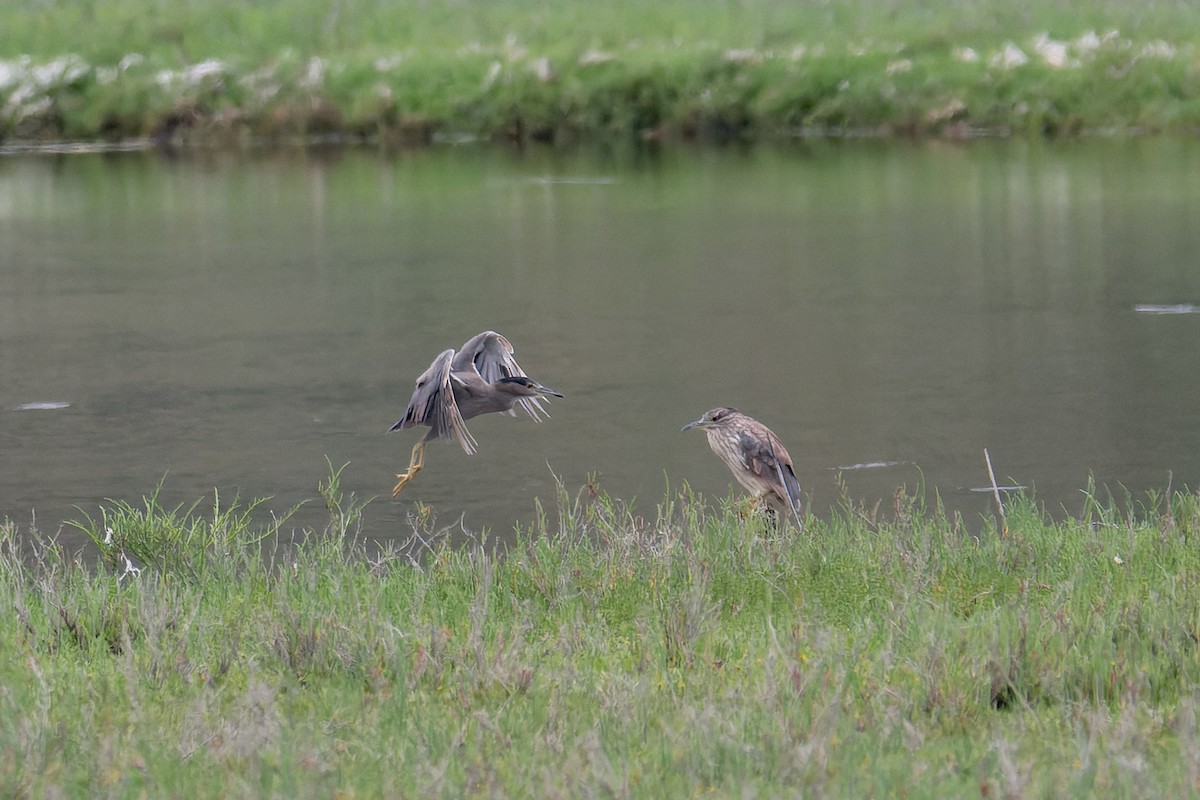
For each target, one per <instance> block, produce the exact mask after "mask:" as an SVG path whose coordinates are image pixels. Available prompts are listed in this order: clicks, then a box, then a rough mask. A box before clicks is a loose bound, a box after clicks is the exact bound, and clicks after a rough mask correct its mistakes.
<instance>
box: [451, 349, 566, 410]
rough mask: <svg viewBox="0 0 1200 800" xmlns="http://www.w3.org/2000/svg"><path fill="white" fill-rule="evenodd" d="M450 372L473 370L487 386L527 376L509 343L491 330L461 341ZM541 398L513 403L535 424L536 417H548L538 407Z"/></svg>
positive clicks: (527, 398)
mask: <svg viewBox="0 0 1200 800" xmlns="http://www.w3.org/2000/svg"><path fill="white" fill-rule="evenodd" d="M452 369H453V370H454V371H455V372H465V371H467V370H471V369H473V370H475V371H476V372H478V373H479V377H481V378H483V379H484V380H485V381H487V382H488V383H495V382H496V381H498V380H500V379H501V378H515V377H518V376H524V377H529V376H528V375H527V374H526V372H525V370H523V369H521V365H520V364H518V363H517V360H516V359H515V358H513V346H512V344H511V343H509V341H508V339H506V338H504V337H503V336H502V335H500V334H499V333H496V332H495V331H484V332H483V333H477V334H475V335H474V336H472V337H471V338H470V339H468V340H467V341H466V342H464V343H463V346H462V349H460V350H459V351H458V354H457V355H456V356H454V363H453V366H452ZM543 399H544V398H538V397H522V398H521V399H520V400H518V401H517V402H518V403H520V404H521V408H523V409H525V412H526V413H527V414H529V416H530V417H532V418H533V421H534V422H539V421H541V416H540V415H543V414H544V415H545V416H547V417H548V416H550V414H549V413H548V412H547V411H546V409H544V408H542V403H541V401H542V400H543Z"/></svg>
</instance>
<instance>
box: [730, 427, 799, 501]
mask: <svg viewBox="0 0 1200 800" xmlns="http://www.w3.org/2000/svg"><path fill="white" fill-rule="evenodd" d="M739 439H740V442H741V447H740V448H739V449H740V451H741V454H742V463H743V464H744V465H745V467H746V469H747V470H749V471H750V472H751V473H753V474H754V475H755V476H756V477H758V478H759V479H761V480H762V481H764V482H767V483H770V484H771V490H772V492H773V493H774V494H775V495H776V496H777V497H778V498H779V500H780V502H782V503H785V504H786V505H787V506H788V507H789V508H791V510H792V513H793V514H795V516H796V523H797V524H800V482H799V481H798V480H796V471H795V468H794V467H793V466H792V457H791V456H790V455H788V451H787V450H786V449H784V446H783V443H782V442H780V441H779V438H778V437H776V436H775V434H774V433H772V432H771V431H770V430H769V429H768V428H767V427H766V426H765V425H760V426H759V429H758V430H756V431H754V432H753V433H751V432H748V431H742V432H741V433H740V435H739Z"/></svg>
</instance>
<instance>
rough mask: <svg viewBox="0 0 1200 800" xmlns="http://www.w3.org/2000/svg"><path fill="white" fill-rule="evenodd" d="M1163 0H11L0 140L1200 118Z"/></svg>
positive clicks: (817, 129) (918, 129)
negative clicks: (790, 0)
mask: <svg viewBox="0 0 1200 800" xmlns="http://www.w3.org/2000/svg"><path fill="white" fill-rule="evenodd" d="M1197 43H1200V15H1197V14H1195V13H1194V8H1193V7H1192V5H1191V4H1189V3H1182V2H1168V1H1167V0H1146V2H1138V3H1130V2H1127V0H1084V1H1083V2H1067V0H1050V1H1048V2H1047V1H1046V0H1025V1H1024V2H1022V1H1021V0H1017V1H1016V2H1013V1H1012V0H972V1H967V0H942V2H937V3H929V2H924V0H890V1H884V0H880V1H879V2H862V0H820V1H817V0H807V1H806V2H799V3H778V2H774V0H743V1H742V2H736V3H734V2H728V0H666V2H659V3H650V2H641V1H635V0H615V2H606V3H590V2H585V0H565V2H558V3H551V4H545V3H535V2H530V1H529V0H457V1H455V0H333V1H332V2H331V0H264V1H263V2H254V3H246V2H243V0H175V1H174V2H162V0H37V1H36V2H21V3H4V4H0V140H6V139H7V140H22V141H29V140H34V141H37V140H60V139H64V138H65V139H108V140H120V139H128V138H130V137H145V136H153V137H157V138H158V139H161V140H183V141H189V140H190V141H203V142H233V143H240V142H246V141H251V140H253V141H258V140H262V139H266V140H271V141H279V140H290V139H301V140H307V139H310V138H312V137H314V136H324V135H336V136H339V137H345V138H351V139H365V140H368V141H374V142H379V143H383V144H395V143H419V142H426V141H430V140H431V139H433V138H436V137H439V136H440V137H445V138H455V137H459V136H472V137H495V138H504V139H517V140H526V139H538V140H553V141H563V140H572V139H576V138H591V139H597V138H605V139H610V140H611V139H617V138H631V137H632V138H637V137H641V138H647V137H651V138H702V139H725V138H730V137H737V138H761V137H770V136H788V135H797V134H829V133H840V132H866V133H875V134H911V133H916V134H938V135H970V134H972V133H975V132H978V131H981V130H982V131H987V132H993V133H1014V132H1015V133H1035V134H1074V133H1079V132H1086V131H1091V130H1097V129H1099V130H1117V131H1131V130H1138V131H1164V130H1193V129H1194V128H1195V126H1196V125H1197V124H1198V123H1200V67H1198V63H1200V62H1198V60H1197V57H1198V53H1197V49H1196V47H1197Z"/></svg>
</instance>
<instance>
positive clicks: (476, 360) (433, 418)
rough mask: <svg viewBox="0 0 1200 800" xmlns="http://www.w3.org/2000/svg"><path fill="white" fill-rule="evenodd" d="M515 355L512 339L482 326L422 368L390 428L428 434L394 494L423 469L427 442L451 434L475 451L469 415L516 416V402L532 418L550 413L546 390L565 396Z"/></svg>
mask: <svg viewBox="0 0 1200 800" xmlns="http://www.w3.org/2000/svg"><path fill="white" fill-rule="evenodd" d="M512 354H513V346H512V345H511V344H509V341H508V339H505V338H504V337H503V336H501V335H500V334H498V333H496V332H495V331H484V332H483V333H479V334H476V335H475V336H472V337H471V338H470V339H468V340H467V341H466V343H464V344H463V346H462V347H461V348H460V349H459V350H458V351H457V352H456V351H455V350H454V349H453V348H451V349H449V350H443V351H442V352H441V353H440V354H439V355H438V357H437V358H435V359H434V360H433V363H432V364H430V365H429V368H428V369H427V370H425V371H424V372H423V373H421V377H419V378H417V386H416V388H415V389H414V390H413V393H412V398H411V399H410V400H409V401H408V408H406V409H405V410H404V416H403V417H401V418H400V421H399V422H397V423H396V424H395V425H393V426H392V427H391V428H389V429H388V430H389V432H390V431H395V430H404V429H407V428H413V427H416V426H417V425H427V426H429V433H427V434H425V438H424V439H422V440H421V441H419V442H417V443H416V444H415V445H414V446H413V450H412V457H411V458H410V459H409V463H408V469H407V470H406V471H404V472H402V473H400V474H398V475H396V488H394V489H392V497H395V496H396V495H398V494H399V493H400V490H401V489H403V488H404V485H405V484H406V483H408V482H409V481H410V480H412V479H413V478H414V477H415V476H416V474H417V473H418V472H420V471H421V467H422V466H424V463H425V444H426V443H427V442H430V441H433V440H434V439H449V438H451V437H453V438H454V439H457V440H458V443H459V444H460V445H461V446H462V449H463V450H464V451H466V453H467V455H471V454H472V453H474V452H475V448H476V447H477V446H478V443H477V442H476V441H475V437H474V436H472V435H471V432H470V431H469V430H467V424H466V421H467V420H469V419H472V418H473V417H478V416H479V415H480V414H491V413H493V412H505V413H508V414H513V415H515V414H516V411H515V409H514V408H513V407H514V406H516V405H520V406H521V408H523V409H525V412H526V413H527V414H529V416H530V417H532V418H533V420H534V422H537V421H539V419H540V417H539V415H541V414H545V415H546V416H549V414H546V409H544V408H542V404H541V402H540V401H541V400H542V399H544V398H545V396H546V395H554V396H555V397H562V395H561V394H559V393H558V392H556V391H554V390H553V389H548V388H546V387H545V386H543V385H542V384H540V383H538V382H537V381H535V380H533V379H532V378H530V377H529V376H528V375H526V374H525V371H524V370H523V369H521V365H520V364H518V363H517V360H516V359H515V358H513V355H512Z"/></svg>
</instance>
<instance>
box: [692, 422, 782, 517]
mask: <svg viewBox="0 0 1200 800" xmlns="http://www.w3.org/2000/svg"><path fill="white" fill-rule="evenodd" d="M692 428H703V429H704V432H705V433H706V434H707V435H708V446H709V447H711V448H712V451H713V452H714V453H716V454H717V455H718V456H720V457H721V460H722V461H724V462H725V466H727V467H729V471H730V472H732V473H733V477H735V478H737V482H738V483H740V484H741V485H742V486H744V487H746V489H747V490H748V491H749V492H750V493H751V494H752V495H754V497H755V499H756V500H758V501H759V502H760V503H762V505H763V508H764V509H765V510H766V511H767V512H768V515H772V516H773V514H774V512H773V511H772V510H771V507H770V505H769V503H770V502H771V501H774V502H777V503H779V505H781V506H782V507H783V508H785V509H789V510H791V512H792V514H793V516H795V518H796V524H797V525H800V526H801V527H803V525H802V524H801V522H800V482H799V481H797V480H796V472H795V469H794V468H793V467H792V457H791V456H790V455H788V451H787V450H786V449H785V448H784V446H783V443H782V442H780V441H779V437H778V436H776V435H775V434H774V432H773V431H772V430H771V429H770V428H768V427H767V426H766V425H763V424H762V423H761V422H759V421H758V420H756V419H754V418H753V417H750V416H747V415H746V414H743V413H742V412H740V411H738V410H737V409H736V408H728V407H727V406H720V407H718V408H714V409H712V410H710V411H706V412H705V413H704V416H703V417H701V418H700V419H698V420H696V421H695V422H689V423H688V424H687V425H684V426H683V430H685V431H686V430H691V429H692Z"/></svg>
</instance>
